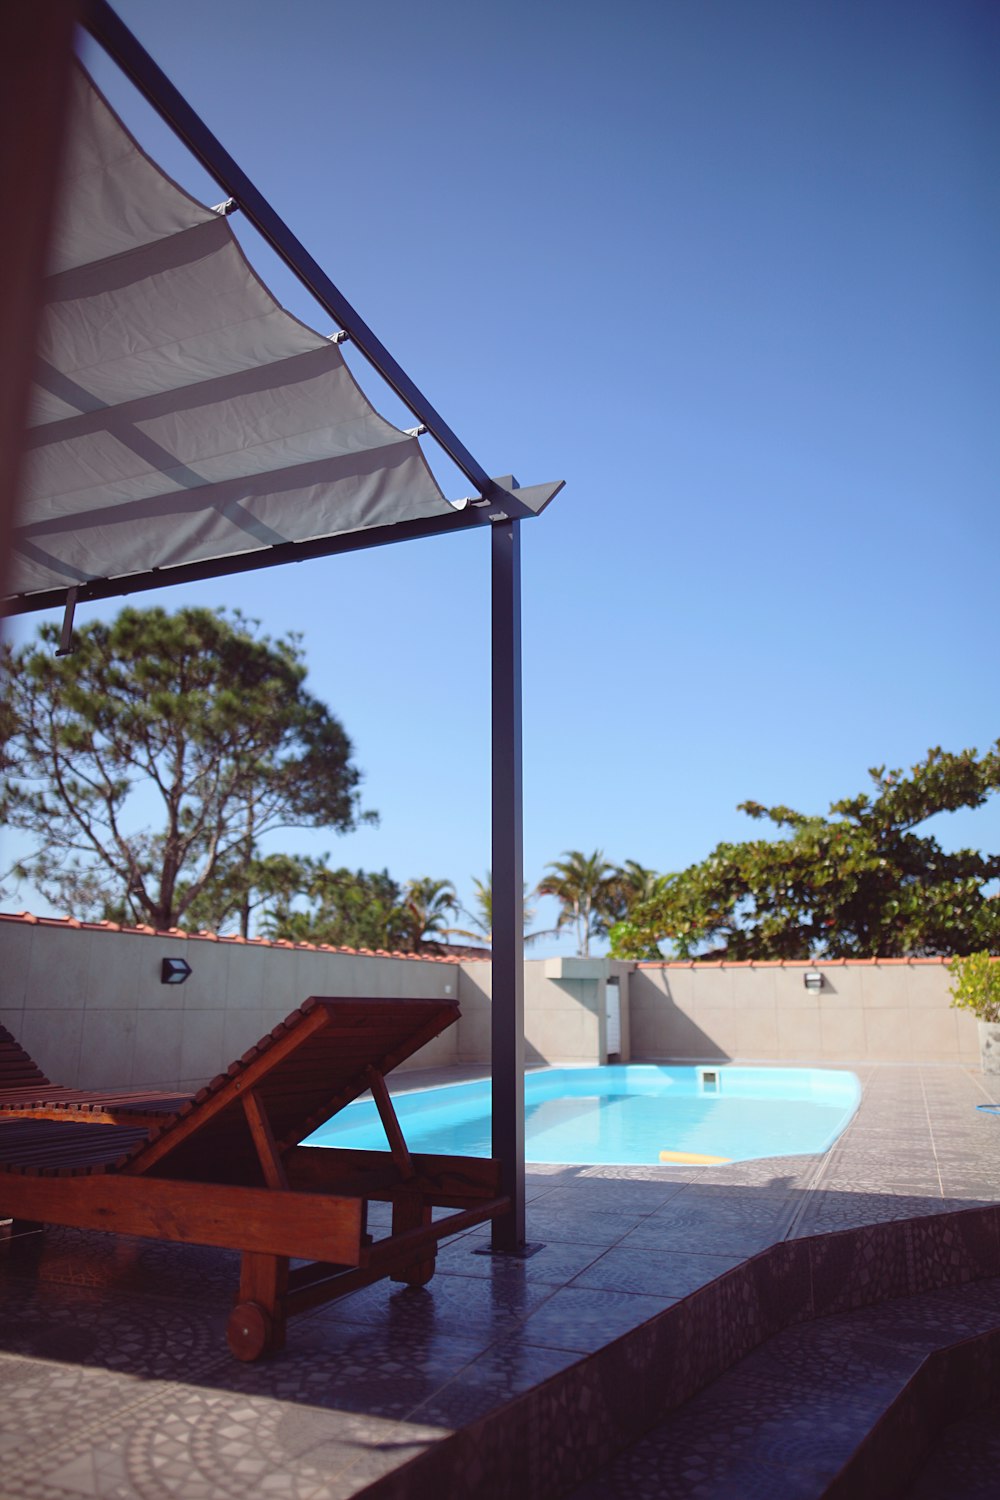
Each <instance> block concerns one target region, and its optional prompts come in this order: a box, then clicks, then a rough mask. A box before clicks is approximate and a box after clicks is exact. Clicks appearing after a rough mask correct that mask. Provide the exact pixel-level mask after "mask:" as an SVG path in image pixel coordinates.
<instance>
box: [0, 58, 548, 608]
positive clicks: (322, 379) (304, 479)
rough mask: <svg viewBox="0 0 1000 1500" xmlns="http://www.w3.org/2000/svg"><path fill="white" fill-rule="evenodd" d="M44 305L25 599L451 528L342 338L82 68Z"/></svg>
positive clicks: (17, 593) (16, 584) (17, 568)
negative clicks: (418, 528) (414, 527)
mask: <svg viewBox="0 0 1000 1500" xmlns="http://www.w3.org/2000/svg"><path fill="white" fill-rule="evenodd" d="M45 302H46V306H45V312H44V320H43V329H42V335H41V340H40V345H39V359H38V365H37V373H36V385H35V388H34V391H33V401H32V410H31V418H30V432H29V434H28V439H27V447H28V450H29V451H28V455H27V464H26V473H25V478H24V484H23V493H22V500H21V506H20V510H19V516H18V520H19V523H20V524H19V525H18V527H17V528H16V531H15V536H14V553H13V558H12V566H11V569H10V577H9V579H8V591H9V594H10V595H12V596H14V599H17V600H18V601H19V603H20V607H24V606H25V603H28V602H29V601H30V598H31V596H32V595H36V594H38V595H41V594H45V595H47V596H49V597H51V594H52V591H53V590H59V589H61V590H66V589H68V588H71V587H73V586H74V585H82V586H84V588H85V587H86V585H87V584H89V583H93V582H94V581H95V580H109V579H110V580H115V579H122V580H127V579H128V578H130V577H132V576H134V575H145V574H149V573H150V572H151V571H152V570H154V569H156V570H158V569H171V568H174V567H176V566H178V565H179V564H190V563H201V562H206V561H210V560H213V559H232V558H233V557H234V556H236V555H244V554H249V553H255V552H259V551H261V550H263V549H270V548H273V547H275V546H279V545H281V544H284V543H288V542H302V541H307V540H309V539H313V538H319V537H332V536H337V535H340V534H342V533H347V532H357V531H360V530H364V529H367V528H373V527H384V526H387V525H395V524H397V523H401V522H413V521H419V520H421V519H425V518H433V517H448V516H452V517H455V518H456V519H457V517H458V514H459V513H458V512H457V511H456V510H455V508H454V507H453V506H452V505H451V504H450V503H449V502H448V501H447V500H446V499H445V498H444V496H443V494H442V492H441V490H440V488H439V486H438V484H437V482H436V480H435V479H434V477H433V475H432V474H431V471H430V469H429V468H428V465H427V462H426V460H425V458H424V455H423V453H422V451H421V448H420V444H419V442H418V440H417V438H415V437H413V436H410V435H408V434H407V433H405V432H402V431H400V430H399V429H398V428H396V427H393V426H392V425H391V424H390V423H389V422H387V421H385V420H384V419H383V418H382V417H380V416H379V414H378V413H377V412H376V411H375V409H374V408H373V407H372V406H371V404H370V403H369V401H368V400H367V398H366V397H365V395H364V394H363V392H362V391H361V389H360V388H359V386H358V385H357V383H356V381H355V380H354V377H353V375H352V374H351V371H350V370H349V369H348V367H347V365H346V363H345V361H344V359H343V356H342V354H341V352H340V349H339V348H338V347H337V344H336V343H334V342H331V340H330V339H328V338H325V337H323V336H322V335H321V334H318V333H316V332H314V331H313V330H312V329H310V328H307V327H305V325H304V324H302V323H300V322H299V321H298V320H297V319H296V318H294V317H292V316H291V315H290V314H289V313H287V312H285V311H284V310H283V309H282V308H280V307H279V306H278V304H277V303H276V302H275V301H274V299H273V297H272V296H271V294H270V292H269V291H268V290H267V288H266V287H265V286H264V285H263V284H262V282H261V281H260V280H259V278H258V277H257V276H256V274H255V272H254V271H253V270H252V268H251V267H250V265H249V264H248V262H247V260H246V258H245V256H244V254H243V252H242V250H241V248H240V246H239V244H238V242H237V240H236V238H235V236H234V235H233V233H232V230H231V229H230V227H229V224H228V222H227V219H226V217H225V215H224V213H222V212H220V211H217V210H214V209H211V208H206V207H204V206H203V205H202V204H200V203H198V202H196V201H195V200H194V199H193V198H191V197H189V195H188V194H187V193H185V192H184V191H183V190H182V189H181V188H179V187H178V186H177V185H176V184H175V183H174V182H172V181H171V180H170V179H169V178H168V177H167V176H166V175H165V174H164V173H163V172H161V170H160V169H159V167H157V166H156V165H155V163H153V162H152V161H151V160H150V159H149V158H148V157H147V156H146V155H145V154H144V153H143V152H142V151H141V149H140V148H139V146H138V145H137V144H136V142H135V141H134V140H133V138H132V137H131V135H130V134H129V132H128V131H127V130H126V129H125V127H124V125H123V124H122V123H121V121H120V120H119V119H118V118H117V116H116V115H115V114H114V113H113V111H112V110H111V108H110V107H109V105H108V104H107V102H106V101H105V100H104V98H103V97H102V96H101V95H100V94H99V93H98V91H97V89H96V88H95V87H94V85H93V83H92V82H91V80H90V79H89V77H87V75H86V74H85V73H84V71H83V70H82V68H81V69H79V71H78V73H77V76H76V79H75V83H74V99H73V113H72V117H71V128H70V132H69V146H68V160H67V163H66V167H65V173H64V179H63V182H62V187H61V192H60V207H59V222H58V225H57V229H56V234H55V241H54V246H53V251H52V254H51V257H50V275H49V277H48V280H47V283H46V297H45ZM554 488H557V487H553V489H554ZM539 498H540V497H539ZM545 498H546V499H547V498H548V496H547V495H546V497H545ZM533 508H540V507H538V506H535V507H533ZM12 602H13V600H12Z"/></svg>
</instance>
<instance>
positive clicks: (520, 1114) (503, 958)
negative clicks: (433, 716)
mask: <svg viewBox="0 0 1000 1500" xmlns="http://www.w3.org/2000/svg"><path fill="white" fill-rule="evenodd" d="M491 539H492V554H493V555H492V583H493V591H492V592H493V861H492V869H493V1014H492V1021H493V1155H494V1156H495V1157H496V1158H497V1159H498V1160H499V1162H500V1170H501V1189H500V1190H501V1192H502V1193H504V1194H505V1195H508V1196H509V1197H510V1199H511V1202H512V1205H513V1207H512V1209H511V1212H510V1213H509V1214H505V1215H504V1217H503V1218H501V1219H496V1220H494V1222H493V1249H494V1250H495V1251H498V1250H499V1251H506V1252H508V1253H510V1252H511V1251H514V1252H517V1251H521V1250H523V1247H524V873H523V872H524V852H523V835H522V812H521V536H520V522H518V521H497V522H494V524H493V527H492V532H491Z"/></svg>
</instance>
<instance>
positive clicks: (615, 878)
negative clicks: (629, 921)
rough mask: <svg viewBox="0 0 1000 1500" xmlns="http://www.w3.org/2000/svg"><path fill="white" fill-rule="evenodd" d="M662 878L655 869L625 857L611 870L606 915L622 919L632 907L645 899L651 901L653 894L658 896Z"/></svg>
mask: <svg viewBox="0 0 1000 1500" xmlns="http://www.w3.org/2000/svg"><path fill="white" fill-rule="evenodd" d="M663 880H664V877H663V876H662V875H658V874H657V873H656V871H655V870H649V869H647V868H646V866H645V865H640V864H639V862H638V860H635V859H627V860H626V861H625V863H624V864H623V865H619V866H618V868H617V869H616V870H614V871H613V872H612V875H611V879H610V900H609V911H608V912H607V916H609V917H610V918H611V920H613V921H621V920H623V919H624V918H625V917H627V916H628V915H629V913H630V912H631V911H632V909H633V907H636V906H641V905H642V904H643V903H644V902H646V901H652V899H653V897H654V896H658V895H659V893H660V890H661V889H662V886H663Z"/></svg>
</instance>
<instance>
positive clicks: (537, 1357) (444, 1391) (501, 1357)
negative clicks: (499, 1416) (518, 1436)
mask: <svg viewBox="0 0 1000 1500" xmlns="http://www.w3.org/2000/svg"><path fill="white" fill-rule="evenodd" d="M579 1358H580V1355H579V1353H578V1352H576V1351H575V1350H566V1349H548V1348H543V1347H541V1346H540V1345H537V1344H525V1343H522V1342H521V1341H520V1340H518V1339H515V1338H510V1339H507V1340H505V1341H504V1342H503V1343H501V1344H497V1345H494V1346H493V1348H491V1349H490V1350H488V1351H487V1353H486V1354H484V1355H482V1356H480V1358H478V1359H477V1360H476V1361H475V1363H474V1364H471V1365H469V1366H468V1367H467V1368H466V1369H464V1370H462V1371H461V1372H460V1373H459V1374H458V1375H456V1376H455V1378H454V1379H452V1380H450V1381H448V1382H447V1383H446V1384H445V1385H443V1386H441V1387H440V1388H439V1389H438V1390H437V1391H435V1392H434V1394H433V1395H432V1396H429V1397H428V1399H427V1400H426V1401H424V1402H423V1403H422V1404H421V1405H420V1406H418V1407H417V1408H416V1410H415V1411H413V1412H412V1413H411V1419H412V1420H413V1421H415V1422H423V1423H429V1424H431V1425H432V1426H436V1427H438V1426H439V1427H448V1428H460V1427H466V1426H468V1425H469V1424H470V1423H472V1422H477V1421H478V1420H479V1419H480V1417H483V1416H485V1415H486V1414H487V1413H488V1412H491V1411H493V1410H494V1409H495V1408H496V1407H498V1406H501V1405H502V1404H503V1403H504V1402H506V1401H511V1400H512V1399H513V1398H514V1397H515V1396H520V1395H521V1394H522V1393H523V1392H524V1391H527V1390H530V1389H532V1387H534V1386H538V1385H541V1383H542V1381H543V1380H548V1378H549V1377H550V1376H551V1375H555V1374H557V1373H558V1372H559V1371H560V1370H565V1369H566V1368H568V1366H570V1365H572V1364H574V1363H575V1362H576V1361H577V1360H579Z"/></svg>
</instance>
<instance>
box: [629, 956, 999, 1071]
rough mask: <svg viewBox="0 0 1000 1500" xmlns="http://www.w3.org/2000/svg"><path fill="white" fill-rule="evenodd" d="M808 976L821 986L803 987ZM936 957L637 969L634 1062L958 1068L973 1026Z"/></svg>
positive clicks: (970, 1060) (973, 1055) (968, 1056)
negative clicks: (954, 1005) (954, 1000)
mask: <svg viewBox="0 0 1000 1500" xmlns="http://www.w3.org/2000/svg"><path fill="white" fill-rule="evenodd" d="M807 970H811V971H812V972H815V973H818V974H822V976H823V988H822V989H821V990H819V991H818V992H812V991H810V990H807V989H806V987H805V984H804V982H803V981H804V975H805V974H806V972H807ZM950 982H951V977H950V975H949V974H948V971H947V968H946V966H945V961H944V960H943V959H912V960H906V959H881V960H877V961H876V960H871V961H867V960H866V961H858V962H848V963H827V964H823V963H821V964H791V963H784V964H778V963H776V964H694V965H689V964H662V965H643V966H641V967H639V968H638V969H637V970H636V971H635V972H634V973H633V974H632V975H631V980H630V985H629V993H630V997H631V1003H630V1011H631V1027H632V1056H633V1058H634V1059H635V1060H637V1061H639V1060H645V1061H655V1060H658V1059H666V1058H671V1059H675V1060H677V1061H688V1060H689V1061H698V1062H708V1061H721V1060H725V1059H727V1058H735V1059H741V1060H750V1059H753V1060H755V1061H762V1062H763V1061H779V1062H792V1061H802V1062H812V1061H815V1062H863V1061H882V1062H961V1063H965V1064H968V1065H970V1066H976V1065H978V1062H979V1042H978V1034H977V1028H976V1022H975V1020H974V1019H973V1018H972V1017H971V1016H969V1015H968V1014H966V1013H965V1012H962V1011H956V1010H952V1009H951V995H950V993H949V991H948V985H949V984H950Z"/></svg>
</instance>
